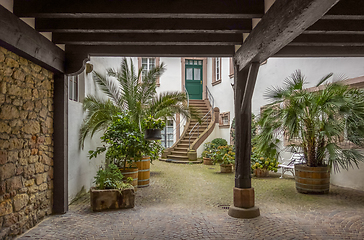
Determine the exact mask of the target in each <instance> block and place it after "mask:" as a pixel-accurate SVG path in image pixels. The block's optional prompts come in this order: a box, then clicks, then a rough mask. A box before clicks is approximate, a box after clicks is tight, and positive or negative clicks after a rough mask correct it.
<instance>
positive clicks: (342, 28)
mask: <svg viewBox="0 0 364 240" xmlns="http://www.w3.org/2000/svg"><path fill="white" fill-rule="evenodd" d="M304 33H315V34H317V33H327V34H334V33H337V34H364V20H331V19H321V20H318V21H317V22H316V23H314V24H313V25H312V26H310V27H309V28H307V30H305V31H304Z"/></svg>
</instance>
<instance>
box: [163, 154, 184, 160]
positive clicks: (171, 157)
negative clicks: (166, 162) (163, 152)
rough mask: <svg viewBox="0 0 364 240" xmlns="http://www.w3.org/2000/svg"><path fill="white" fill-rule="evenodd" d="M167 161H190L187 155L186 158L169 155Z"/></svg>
mask: <svg viewBox="0 0 364 240" xmlns="http://www.w3.org/2000/svg"><path fill="white" fill-rule="evenodd" d="M167 159H176V160H186V161H188V157H187V155H185V156H178V155H168V156H167Z"/></svg>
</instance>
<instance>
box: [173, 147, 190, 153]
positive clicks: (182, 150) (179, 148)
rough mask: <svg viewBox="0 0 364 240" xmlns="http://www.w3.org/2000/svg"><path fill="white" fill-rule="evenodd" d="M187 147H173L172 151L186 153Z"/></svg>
mask: <svg viewBox="0 0 364 240" xmlns="http://www.w3.org/2000/svg"><path fill="white" fill-rule="evenodd" d="M187 150H188V147H175V148H174V151H178V152H187Z"/></svg>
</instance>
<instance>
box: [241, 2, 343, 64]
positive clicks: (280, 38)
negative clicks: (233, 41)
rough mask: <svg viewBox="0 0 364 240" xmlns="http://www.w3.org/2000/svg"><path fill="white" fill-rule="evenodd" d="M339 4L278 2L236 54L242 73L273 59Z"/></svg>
mask: <svg viewBox="0 0 364 240" xmlns="http://www.w3.org/2000/svg"><path fill="white" fill-rule="evenodd" d="M337 2H338V0H325V1H322V0H295V1H292V0H276V1H275V3H274V4H273V5H272V7H271V8H270V9H269V11H268V12H267V13H266V14H265V15H264V16H263V18H262V19H261V20H260V22H259V23H258V25H257V26H256V27H255V28H254V29H253V30H252V32H251V33H250V34H249V36H248V38H247V39H246V40H245V42H244V44H243V45H242V46H241V47H240V49H239V50H238V51H237V52H236V54H235V60H236V61H237V64H238V65H239V70H241V69H243V68H244V67H245V66H247V65H248V64H249V63H250V62H263V61H265V60H266V59H267V58H269V57H270V56H273V55H274V54H275V53H277V52H278V51H279V50H281V49H282V48H283V47H284V46H286V45H287V44H288V43H290V42H291V41H292V40H293V39H294V38H296V37H297V36H298V35H300V34H301V33H302V32H303V31H304V30H305V29H306V28H308V27H309V26H311V25H312V24H313V23H315V22H316V21H317V20H318V19H320V18H321V17H322V16H323V15H324V14H325V13H326V12H327V11H328V10H329V9H330V8H331V7H332V6H333V5H335V4H336V3H337Z"/></svg>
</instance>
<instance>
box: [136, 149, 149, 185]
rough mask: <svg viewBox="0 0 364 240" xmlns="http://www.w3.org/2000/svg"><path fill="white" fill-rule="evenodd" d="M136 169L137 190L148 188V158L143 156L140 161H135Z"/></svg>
mask: <svg viewBox="0 0 364 240" xmlns="http://www.w3.org/2000/svg"><path fill="white" fill-rule="evenodd" d="M136 165H137V167H138V188H142V187H148V186H149V178H150V157H149V156H145V157H143V158H142V160H140V161H137V162H136Z"/></svg>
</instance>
